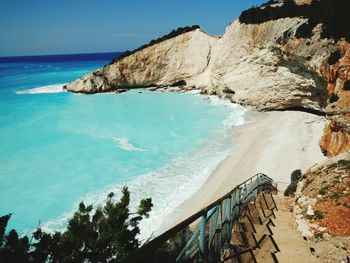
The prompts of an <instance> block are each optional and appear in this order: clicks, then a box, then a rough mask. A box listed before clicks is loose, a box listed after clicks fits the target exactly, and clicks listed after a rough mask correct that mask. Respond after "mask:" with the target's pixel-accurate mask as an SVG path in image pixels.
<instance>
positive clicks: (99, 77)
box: [66, 29, 215, 93]
mask: <svg viewBox="0 0 350 263" xmlns="http://www.w3.org/2000/svg"><path fill="white" fill-rule="evenodd" d="M214 42H215V38H213V37H210V36H208V35H207V34H205V33H204V32H202V31H201V30H200V29H196V30H193V31H191V32H187V33H184V34H181V35H179V36H177V37H174V38H172V39H168V40H165V41H162V42H160V43H157V44H154V45H152V46H150V47H147V48H145V49H142V50H140V51H138V52H136V53H134V54H132V55H130V56H127V57H125V58H122V59H120V60H117V61H116V62H115V63H113V64H111V65H108V66H105V67H104V68H102V69H100V70H97V71H94V72H91V73H89V74H87V75H86V76H84V77H82V78H81V79H79V80H77V81H75V82H72V83H69V84H67V86H66V89H67V90H69V91H73V92H82V93H96V92H105V91H112V90H116V89H118V88H123V89H124V88H133V87H145V86H158V85H164V86H167V85H173V84H176V83H178V82H180V81H183V80H188V79H190V78H193V77H195V76H197V75H199V74H201V73H202V72H203V71H204V70H205V69H206V68H207V66H208V63H209V59H210V52H211V45H212V44H213V43H214Z"/></svg>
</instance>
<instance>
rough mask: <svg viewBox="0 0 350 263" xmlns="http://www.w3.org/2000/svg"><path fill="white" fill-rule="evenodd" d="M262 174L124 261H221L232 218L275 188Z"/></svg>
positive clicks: (147, 244) (230, 230)
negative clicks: (261, 195) (261, 193)
mask: <svg viewBox="0 0 350 263" xmlns="http://www.w3.org/2000/svg"><path fill="white" fill-rule="evenodd" d="M276 187H277V186H276V183H275V182H274V181H273V180H272V179H271V178H270V177H268V176H267V175H265V174H261V173H260V174H256V175H254V176H253V177H251V178H249V179H248V180H246V181H244V182H243V183H241V184H239V185H237V186H236V187H235V188H234V189H233V190H232V191H230V192H229V193H227V194H226V195H224V196H223V197H221V198H220V199H218V200H217V201H215V202H213V203H212V204H210V205H208V206H207V207H205V208H203V209H202V210H200V211H199V212H197V213H195V214H194V215H192V216H190V217H189V218H187V219H186V220H184V221H182V222H181V223H179V224H178V225H176V226H174V227H173V228H171V229H169V230H168V231H166V232H165V233H163V234H162V235H160V236H158V237H156V238H154V239H153V240H151V241H150V242H148V243H146V244H144V245H143V246H142V247H140V248H139V249H138V250H137V251H136V252H135V253H134V254H132V255H131V257H129V258H128V259H127V262H220V254H221V252H222V250H223V249H226V248H228V247H229V246H230V241H231V233H232V227H233V224H234V222H236V221H237V220H239V218H240V216H241V214H242V212H243V211H244V210H245V209H246V207H247V205H248V204H249V202H251V201H253V200H254V199H255V198H256V197H257V195H258V194H259V193H260V192H263V191H266V190H272V191H274V190H276Z"/></svg>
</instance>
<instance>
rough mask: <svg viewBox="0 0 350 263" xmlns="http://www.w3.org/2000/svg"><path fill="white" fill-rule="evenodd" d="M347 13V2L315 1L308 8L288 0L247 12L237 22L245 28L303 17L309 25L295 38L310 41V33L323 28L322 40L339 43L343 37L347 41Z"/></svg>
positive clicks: (348, 24)
mask: <svg viewBox="0 0 350 263" xmlns="http://www.w3.org/2000/svg"><path fill="white" fill-rule="evenodd" d="M348 10H350V1H349V0H332V1H329V0H317V1H312V4H311V5H297V4H295V3H294V1H293V0H288V1H285V2H284V3H283V5H282V6H278V7H272V6H269V5H267V6H264V8H259V7H253V8H250V9H248V10H246V11H243V12H242V14H241V15H240V16H239V21H240V22H241V23H244V24H260V23H263V22H266V21H271V20H277V19H280V18H286V17H302V18H306V19H308V25H302V26H301V27H300V28H298V30H297V36H299V37H309V36H310V35H311V32H312V29H313V28H314V27H315V26H316V25H318V24H322V33H321V38H333V39H334V40H339V39H340V38H342V37H345V39H347V40H348V41H349V40H350V30H349V28H350V20H349V19H348V17H349V15H348Z"/></svg>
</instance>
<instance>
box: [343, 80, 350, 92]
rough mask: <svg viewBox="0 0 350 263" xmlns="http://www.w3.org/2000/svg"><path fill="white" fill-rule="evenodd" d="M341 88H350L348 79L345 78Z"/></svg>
mask: <svg viewBox="0 0 350 263" xmlns="http://www.w3.org/2000/svg"><path fill="white" fill-rule="evenodd" d="M343 89H344V90H350V79H347V80H345V82H344V86H343Z"/></svg>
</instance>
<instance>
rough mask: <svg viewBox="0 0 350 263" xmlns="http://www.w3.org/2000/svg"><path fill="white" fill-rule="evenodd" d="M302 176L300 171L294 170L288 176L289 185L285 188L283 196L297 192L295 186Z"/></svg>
mask: <svg viewBox="0 0 350 263" xmlns="http://www.w3.org/2000/svg"><path fill="white" fill-rule="evenodd" d="M301 176H302V173H301V170H299V169H298V170H294V171H293V172H292V174H291V175H290V181H291V182H290V184H289V185H288V186H287V188H286V190H285V191H284V195H285V196H290V195H292V194H294V193H295V191H296V190H297V185H298V182H299V180H300V178H301Z"/></svg>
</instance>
